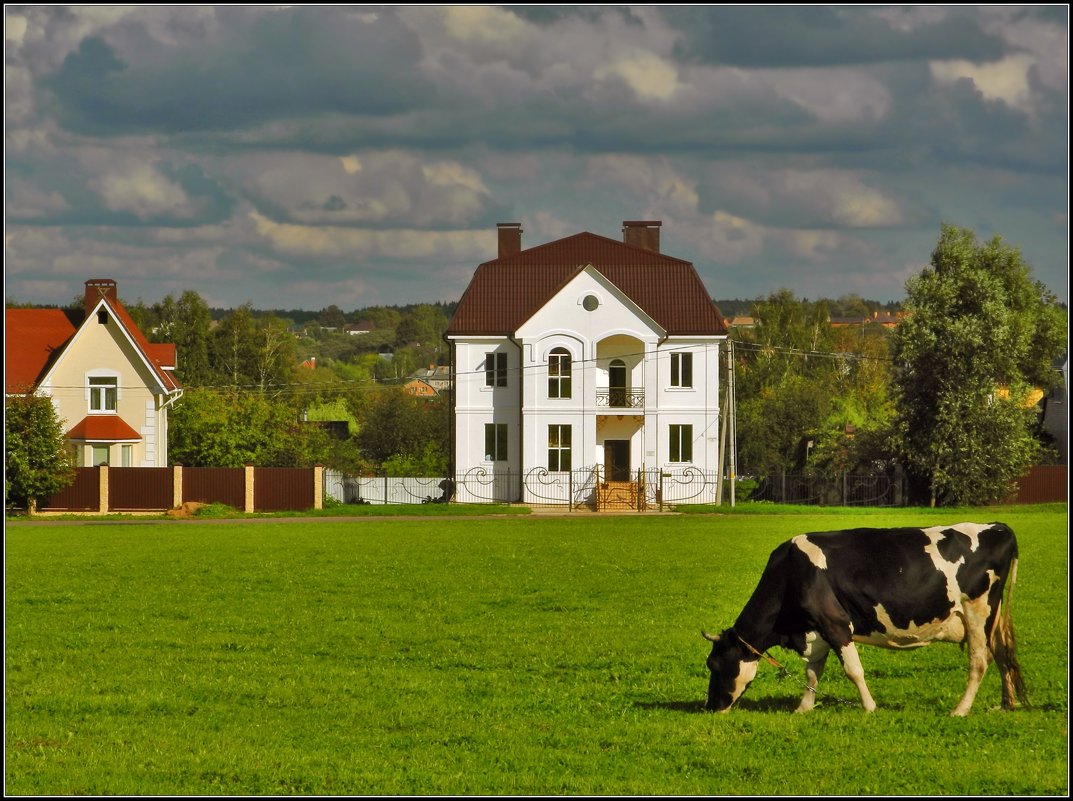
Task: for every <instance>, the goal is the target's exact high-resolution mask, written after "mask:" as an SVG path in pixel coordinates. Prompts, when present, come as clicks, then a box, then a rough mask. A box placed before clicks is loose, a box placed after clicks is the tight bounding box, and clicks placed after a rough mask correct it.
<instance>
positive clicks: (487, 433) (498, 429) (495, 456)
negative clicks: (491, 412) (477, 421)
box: [484, 423, 507, 462]
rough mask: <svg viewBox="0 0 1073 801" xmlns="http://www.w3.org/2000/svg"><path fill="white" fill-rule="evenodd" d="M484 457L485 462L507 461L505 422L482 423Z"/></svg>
mask: <svg viewBox="0 0 1073 801" xmlns="http://www.w3.org/2000/svg"><path fill="white" fill-rule="evenodd" d="M484 459H485V461H486V462H505V461H507V424H506V423H485V424H484Z"/></svg>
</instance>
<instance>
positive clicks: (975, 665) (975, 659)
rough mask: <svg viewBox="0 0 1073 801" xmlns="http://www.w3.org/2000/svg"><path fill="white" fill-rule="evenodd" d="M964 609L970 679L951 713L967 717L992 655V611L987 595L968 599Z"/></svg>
mask: <svg viewBox="0 0 1073 801" xmlns="http://www.w3.org/2000/svg"><path fill="white" fill-rule="evenodd" d="M962 609H963V615H964V619H965V643H966V646H967V648H966V650H967V651H968V652H969V681H968V684H966V685H965V693H964V695H962V696H961V700H960V701H958V705H957V706H956V707H954V711H953V712H951V713H950V714H951V715H953V716H954V717H965V716H966V715H968V714H969V710H970V709H972V702H973V701H974V700H976V693H977V692H978V691H979V689H980V683H981V682H982V681H983V680H984V673H986V672H987V665H988V662H989V661H990V657H991V652H990V650H989V649H988V647H987V615H988V612H989V611H990V610H989V608H988V605H987V596H984V597H982V598H978V599H976V600H973V601H966V602H965V604H964V606H963V607H962Z"/></svg>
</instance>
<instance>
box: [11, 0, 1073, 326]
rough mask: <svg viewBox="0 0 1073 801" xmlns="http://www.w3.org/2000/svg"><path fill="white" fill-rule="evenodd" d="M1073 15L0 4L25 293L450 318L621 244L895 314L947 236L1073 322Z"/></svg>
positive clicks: (14, 264)
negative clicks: (573, 253) (483, 265)
mask: <svg viewBox="0 0 1073 801" xmlns="http://www.w3.org/2000/svg"><path fill="white" fill-rule="evenodd" d="M1068 33H1069V31H1068V11H1067V7H1066V6H1064V5H1063V6H1036V7H986V8H983V7H981V8H972V7H965V6H958V7H946V8H944V7H936V6H928V7H923V6H921V7H912V6H909V7H907V6H898V7H884V6H854V7H849V8H836V7H827V6H815V7H800V6H797V7H740V8H738V7H705V6H677V7H667V6H663V7H654V6H638V7H626V6H618V7H615V6H575V7H566V6H547V7H541V6H524V7H523V6H516V7H514V6H507V7H492V6H464V7H461V6H460V7H451V6H439V7H436V6H425V7H415V6H405V7H392V6H387V7H376V6H323V7H309V6H294V7H287V6H283V7H280V6H273V7H269V6H204V7H193V6H182V7H180V6H142V7H138V6H133V7H131V6H124V7H118V6H114V7H113V6H96V5H91V6H79V7H64V6H24V7H19V6H6V7H5V37H6V43H5V44H6V48H5V50H6V72H5V81H4V89H5V98H4V100H5V118H6V119H5V124H6V133H5V167H6V169H5V192H6V194H5V244H4V249H5V260H4V275H5V283H6V286H5V294H6V296H7V297H8V298H9V299H14V300H18V301H33V302H38V303H48V302H51V303H65V302H67V301H68V300H70V299H71V298H72V297H74V296H75V295H77V294H78V293H79V292H80V291H81V288H82V282H83V281H85V280H86V279H88V278H114V279H116V280H117V281H118V282H119V291H120V296H121V297H122V298H123V299H124V300H126V301H134V300H137V299H139V298H140V299H143V300H145V301H146V302H150V303H151V302H155V301H158V300H160V299H161V298H163V297H164V296H165V295H167V294H169V293H171V294H174V295H175V296H178V295H179V294H181V293H182V292H183V291H184V290H187V289H194V290H196V291H197V292H199V293H200V294H201V295H202V297H204V298H205V300H206V301H208V302H209V304H210V305H215V306H225V307H227V306H237V305H239V304H241V303H244V302H247V301H250V302H252V303H253V305H254V306H255V307H257V308H305V309H321V308H324V307H326V306H328V305H330V304H335V305H337V306H339V307H340V308H342V309H343V310H344V311H350V310H353V309H355V308H359V307H364V306H369V305H377V304H407V303H419V302H431V301H450V300H457V299H458V298H459V296H460V295H461V293H462V291H463V290H464V289H465V286H466V284H467V282H468V281H469V279H470V277H471V275H472V273H473V270H474V268H475V267H476V265H477V264H479V263H480V262H482V261H486V260H488V259H491V258H495V256H496V236H495V225H496V223H497V222H518V223H521V224H522V228H523V230H524V234H523V247H530V246H533V245H538V244H541V243H544V242H548V241H550V240H553V239H557V238H559V237H562V236H567V235H569V234H573V233H577V232H578V231H591V232H593V233H596V234H601V235H604V236H608V237H612V238H616V239H617V238H619V237H620V236H621V223H622V221H623V220H627V219H655V220H662V221H663V229H662V246H663V251H664V252H665V253H668V254H670V255H673V256H677V257H679V258H684V259H688V260H690V261H692V262H693V263H694V264H695V265H696V267H697V269H698V270H699V271H700V274H701V276H702V277H703V278H704V281H705V283H706V285H707V287H708V289H709V291H710V292H711V294H712V296H713V297H715V298H734V297H740V298H746V297H763V296H766V295H768V294H769V293H771V292H773V291H775V290H777V289H779V288H783V287H785V288H788V289H790V290H792V291H793V292H795V293H796V294H797V295H798V296H801V297H806V298H810V299H811V298H817V297H839V296H841V295H845V294H850V293H856V294H858V295H860V296H862V297H866V298H874V299H877V300H898V299H901V298H903V297H904V295H905V292H904V287H905V280H906V278H907V277H908V276H910V275H912V274H915V273H917V272H919V271H920V269H921V268H922V267H923V265H925V264H926V263H927V261H928V259H929V257H930V254H931V250H932V248H933V247H934V245H935V242H936V240H937V237H938V233H939V226H940V224H941V223H943V222H949V223H953V224H955V225H960V226H964V227H969V228H972V229H973V230H975V231H976V232H977V234H978V235H979V236H980V237H981V238H986V237H990V236H991V235H992V234H994V233H998V234H1001V235H1002V237H1003V238H1004V239H1005V240H1007V241H1008V242H1009V243H1010V244H1012V245H1014V246H1016V247H1018V248H1020V249H1021V251H1022V253H1023V254H1024V256H1025V258H1026V259H1027V260H1028V261H1029V262H1030V263H1031V264H1032V267H1033V275H1034V276H1035V277H1036V278H1037V279H1039V280H1041V281H1042V282H1044V283H1045V284H1046V285H1047V286H1049V287H1050V288H1051V289H1052V290H1053V291H1054V292H1055V293H1056V294H1057V295H1058V297H1059V298H1060V299H1061V300H1063V301H1067V300H1068V289H1067V279H1066V277H1065V276H1066V270H1067V267H1068V238H1069V237H1068V234H1069V227H1068V226H1069V221H1068V191H1069V184H1068V178H1069V175H1068V169H1069V163H1068V152H1069V151H1068V112H1069V107H1068Z"/></svg>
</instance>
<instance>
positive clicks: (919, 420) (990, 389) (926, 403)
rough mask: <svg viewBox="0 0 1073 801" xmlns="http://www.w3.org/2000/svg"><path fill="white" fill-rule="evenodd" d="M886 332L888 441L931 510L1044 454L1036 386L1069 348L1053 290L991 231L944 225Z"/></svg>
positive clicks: (998, 493) (974, 499) (977, 497)
mask: <svg viewBox="0 0 1073 801" xmlns="http://www.w3.org/2000/svg"><path fill="white" fill-rule="evenodd" d="M906 290H907V294H908V298H907V302H906V305H905V309H906V311H907V312H908V316H907V318H906V319H904V320H903V321H902V322H901V323H900V324H899V326H898V328H897V329H895V332H894V335H893V337H892V356H893V360H894V378H893V396H894V402H895V408H896V425H895V437H894V442H895V445H896V447H897V449H898V451H899V453H900V454H901V456H902V458H903V460H904V461H905V463H906V465H907V467H908V468H909V470H910V472H911V473H912V474H914V475H915V476H916V477H917V478H918V479H919V480H921V481H922V482H924V483H925V484H926V486H927V487H928V493H929V496H930V502H931V503H932V505H936V504H938V505H955V504H978V503H983V502H987V501H991V500H995V499H999V498H1002V497H1004V496H1005V495H1006V494H1007V493H1008V492H1010V491H1011V489H1012V488H1013V486H1014V484H1015V482H1016V481H1017V479H1019V478H1020V477H1021V476H1023V475H1024V474H1025V473H1026V472H1027V470H1028V468H1029V467H1030V466H1031V465H1032V464H1033V462H1034V461H1035V460H1036V459H1037V458H1038V456H1039V453H1040V444H1039V442H1038V441H1037V440H1036V439H1035V438H1034V437H1033V434H1032V430H1033V427H1034V423H1035V419H1036V415H1037V411H1036V409H1035V408H1034V407H1033V406H1032V404H1031V403H1030V402H1029V401H1028V397H1029V393H1030V391H1031V389H1032V387H1033V386H1038V387H1040V388H1043V389H1046V388H1048V387H1049V386H1050V385H1051V384H1052V382H1053V381H1054V380H1055V378H1056V376H1055V375H1054V373H1053V371H1052V369H1051V363H1052V362H1053V360H1054V358H1055V357H1056V356H1057V355H1059V354H1060V353H1061V352H1062V351H1063V349H1064V348H1065V347H1066V339H1065V321H1064V314H1063V312H1062V310H1061V308H1060V307H1059V305H1058V302H1057V299H1056V298H1055V296H1054V294H1053V293H1052V292H1051V291H1050V290H1048V289H1047V288H1046V287H1044V286H1043V284H1041V283H1040V282H1038V281H1035V280H1033V279H1032V277H1031V269H1030V267H1029V265H1027V264H1026V263H1025V262H1024V260H1023V259H1022V257H1021V254H1020V252H1019V251H1018V250H1017V249H1016V248H1013V247H1010V246H1009V245H1007V244H1006V243H1005V242H1003V241H1002V239H1001V238H1000V237H998V236H995V237H994V238H992V239H991V240H989V241H988V242H985V243H982V244H981V243H980V242H978V241H977V239H976V235H975V234H974V233H973V232H972V231H971V230H968V229H964V228H958V227H956V226H951V225H944V226H943V227H942V230H941V232H940V235H939V241H938V244H937V245H936V247H935V250H934V252H933V253H932V256H931V264H930V266H929V267H926V268H925V269H924V270H923V272H921V273H920V274H919V275H917V276H913V277H912V278H910V279H909V280H908V281H907V282H906Z"/></svg>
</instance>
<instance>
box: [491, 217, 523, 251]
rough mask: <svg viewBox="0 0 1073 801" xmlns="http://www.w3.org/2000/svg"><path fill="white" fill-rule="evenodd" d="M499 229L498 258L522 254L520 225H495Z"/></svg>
mask: <svg viewBox="0 0 1073 801" xmlns="http://www.w3.org/2000/svg"><path fill="white" fill-rule="evenodd" d="M496 228H498V229H499V258H501V259H502V258H504V257H506V256H513V255H514V254H515V253H521V252H522V224H521V223H497V224H496Z"/></svg>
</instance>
